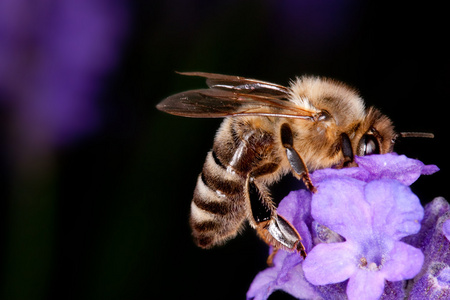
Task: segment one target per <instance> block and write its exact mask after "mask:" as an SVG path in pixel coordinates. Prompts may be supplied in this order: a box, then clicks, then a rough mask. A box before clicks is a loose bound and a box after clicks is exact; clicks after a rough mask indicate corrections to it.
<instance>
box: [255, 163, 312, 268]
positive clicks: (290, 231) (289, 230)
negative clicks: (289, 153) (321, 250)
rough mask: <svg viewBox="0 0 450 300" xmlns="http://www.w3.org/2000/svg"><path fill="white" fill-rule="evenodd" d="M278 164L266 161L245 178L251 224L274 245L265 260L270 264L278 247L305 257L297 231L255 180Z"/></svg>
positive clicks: (275, 168)
mask: <svg viewBox="0 0 450 300" xmlns="http://www.w3.org/2000/svg"><path fill="white" fill-rule="evenodd" d="M278 168H279V166H278V165H277V164H274V163H268V164H265V165H263V166H262V167H260V168H258V169H256V170H254V171H252V172H251V173H250V174H249V176H248V178H247V183H246V186H247V191H248V196H249V199H250V208H251V211H252V217H253V218H252V219H253V220H251V222H250V223H251V224H252V226H253V227H255V228H256V231H257V232H258V234H259V236H260V237H262V239H263V240H264V241H265V242H266V243H267V244H269V245H272V246H273V247H274V252H272V254H271V255H270V256H269V258H268V260H267V262H268V264H269V265H270V264H271V263H272V260H273V256H274V255H275V253H276V251H278V249H279V248H283V249H286V250H290V251H297V252H299V253H300V254H301V256H302V257H303V258H305V257H306V251H305V247H304V246H303V244H302V242H301V240H302V238H301V237H300V235H299V233H298V232H297V230H296V229H295V228H294V226H293V225H292V224H291V223H289V221H288V220H286V219H285V218H284V217H283V216H281V215H278V214H277V212H276V207H275V205H274V204H273V201H272V200H271V199H270V196H269V194H268V192H267V191H265V190H262V189H260V188H258V185H257V184H256V182H255V181H256V180H257V178H258V177H260V176H263V175H267V174H270V173H273V172H275V171H276V170H277V169H278Z"/></svg>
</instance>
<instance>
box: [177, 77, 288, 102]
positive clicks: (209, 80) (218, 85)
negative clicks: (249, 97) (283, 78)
mask: <svg viewBox="0 0 450 300" xmlns="http://www.w3.org/2000/svg"><path fill="white" fill-rule="evenodd" d="M179 74H181V75H187V76H199V77H205V78H206V84H207V85H208V86H209V87H210V88H213V89H223V90H229V91H233V92H238V93H242V94H254V95H266V96H271V97H275V98H279V99H287V96H288V94H289V89H288V88H287V87H284V86H282V85H278V84H275V83H270V82H266V81H261V80H257V79H250V78H244V77H240V76H231V75H222V74H214V73H206V72H183V73H179Z"/></svg>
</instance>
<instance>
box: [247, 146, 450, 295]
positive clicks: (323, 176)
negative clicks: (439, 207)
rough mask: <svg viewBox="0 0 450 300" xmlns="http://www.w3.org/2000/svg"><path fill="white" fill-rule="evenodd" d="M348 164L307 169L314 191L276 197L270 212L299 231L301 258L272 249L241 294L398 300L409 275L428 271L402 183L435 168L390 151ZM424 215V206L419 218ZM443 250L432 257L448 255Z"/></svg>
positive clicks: (410, 197)
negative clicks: (270, 264)
mask: <svg viewBox="0 0 450 300" xmlns="http://www.w3.org/2000/svg"><path fill="white" fill-rule="evenodd" d="M356 161H357V162H358V164H359V167H358V168H347V169H340V170H336V169H324V170H317V171H315V172H314V173H313V174H311V177H312V180H313V183H314V184H315V185H317V187H318V192H317V193H316V194H314V195H311V193H309V192H307V191H304V190H300V191H296V192H292V193H290V194H289V195H288V196H287V197H286V198H285V199H283V201H282V202H281V203H280V206H279V208H278V213H280V214H281V215H283V216H285V217H286V218H287V219H288V220H289V221H290V222H291V223H292V224H293V225H294V226H295V227H296V228H297V230H298V231H299V233H300V234H301V235H302V237H303V238H304V244H305V247H306V250H307V252H308V256H307V258H306V260H305V261H302V259H301V257H300V256H299V255H297V254H296V253H286V252H284V251H278V253H277V254H276V255H275V260H274V261H275V263H274V266H273V267H271V268H269V269H266V270H265V271H263V272H261V273H260V274H259V275H258V276H257V277H256V278H255V280H254V282H253V283H252V285H251V287H250V289H249V292H248V293H247V297H248V299H267V297H268V296H269V295H270V293H272V292H273V291H274V290H277V289H281V290H284V291H286V292H288V293H290V294H292V295H293V296H295V297H298V298H301V299H315V298H324V299H347V298H350V299H352V298H353V299H377V298H381V299H403V298H404V297H406V296H407V295H409V294H411V295H413V294H414V293H412V289H413V280H410V279H411V278H413V277H414V276H416V277H415V278H414V281H416V279H418V278H421V277H420V276H422V275H423V274H429V272H428V273H427V272H426V270H425V271H424V268H426V267H427V266H428V264H429V263H428V260H427V259H428V258H427V256H426V255H427V253H428V252H426V251H424V253H425V257H424V254H423V253H422V251H423V250H424V247H422V246H421V245H419V244H421V243H422V242H423V239H424V236H425V235H424V234H423V233H422V231H423V229H424V228H423V227H422V230H421V225H420V222H421V220H422V218H423V217H424V210H423V208H422V206H421V205H420V201H419V199H418V198H417V197H416V196H415V195H414V194H413V193H412V192H411V190H410V188H409V187H408V185H410V184H412V183H413V182H414V181H415V180H417V178H418V177H419V176H420V175H422V174H432V173H434V172H436V171H437V170H439V169H438V168H437V167H436V166H432V165H431V166H427V165H424V164H423V163H422V162H420V161H418V160H414V159H409V158H407V157H406V156H403V155H397V154H385V155H372V156H367V157H357V158H356ZM444 201H445V200H444ZM429 220H430V217H429V213H428V212H427V211H426V213H425V218H424V221H423V223H424V222H428V221H429ZM431 226H434V227H436V226H435V224H434V225H431ZM440 226H441V227H440V228H443V225H442V224H441V225H440ZM434 227H433V228H434ZM419 230H420V232H419ZM442 230H444V229H442ZM442 230H441V231H440V232H441V234H440V236H441V237H443V234H442ZM418 232H419V233H418ZM416 237H417V238H416ZM444 239H445V238H444ZM441 240H442V239H441ZM445 240H446V239H445ZM446 241H447V240H446ZM444 246H445V245H444ZM419 248H420V249H419ZM433 249H434V248H433ZM441 249H442V248H441ZM444 249H445V250H443V251H441V252H440V255H447V254H448V253H449V252H450V248H449V247H447V248H444ZM421 250H422V251H421ZM449 257H450V254H449ZM424 261H425V263H424ZM422 265H423V268H422V269H421V267H422ZM440 266H441V265H440ZM441 269H442V270H444V269H445V268H441ZM445 270H446V269H445ZM445 270H444V271H439V272H435V273H436V274H438V273H439V275H436V276H437V277H436V276H435V277H433V278H438V279H436V280H438V282H440V284H441V285H440V286H444V285H445V284H444V283H445V282H446V281H445V279H446V278H447V277H446V275H447V273H446V272H447V271H445ZM441 273H442V275H440V274H441ZM422 277H423V276H422ZM347 279H348V280H347ZM439 280H440V281H439ZM416 294H417V293H416Z"/></svg>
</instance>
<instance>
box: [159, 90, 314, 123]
mask: <svg viewBox="0 0 450 300" xmlns="http://www.w3.org/2000/svg"><path fill="white" fill-rule="evenodd" d="M156 107H157V108H158V109H159V110H162V111H164V112H167V113H170V114H173V115H177V116H184V117H192V118H223V117H228V116H236V115H240V116H272V117H287V118H300V119H315V118H316V117H317V112H314V111H309V110H305V109H302V108H300V107H298V106H297V105H295V104H294V103H292V102H289V101H287V100H281V99H278V98H276V97H272V96H267V95H261V94H257V95H256V94H255V95H254V94H249V93H237V92H234V91H232V89H231V90H230V89H218V88H212V89H200V90H191V91H187V92H182V93H179V94H175V95H172V96H170V97H168V98H166V99H164V100H163V101H162V102H161V103H159V104H158V105H157V106H156Z"/></svg>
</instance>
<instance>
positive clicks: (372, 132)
mask: <svg viewBox="0 0 450 300" xmlns="http://www.w3.org/2000/svg"><path fill="white" fill-rule="evenodd" d="M180 74H182V75H188V76H200V77H204V78H206V83H207V85H208V86H209V89H198V90H191V91H186V92H182V93H178V94H175V95H173V96H170V97H168V98H166V99H165V100H163V101H162V102H161V103H159V104H158V105H157V108H158V109H159V110H161V111H164V112H167V113H170V114H173V115H177V116H184V117H193V118H225V119H224V121H223V122H222V124H221V126H220V128H219V130H218V131H217V134H216V136H215V139H214V144H213V147H212V150H211V151H209V152H208V154H207V156H206V161H205V163H204V165H203V169H202V172H201V173H200V175H199V176H198V179H197V185H196V187H195V190H194V196H193V199H192V202H191V211H190V225H191V227H192V232H193V237H194V240H195V243H196V244H197V245H198V246H200V247H202V248H210V247H213V246H215V245H219V244H222V243H224V242H226V241H227V240H229V239H231V238H233V237H235V236H236V234H237V233H238V232H239V231H240V230H241V229H242V227H243V225H244V224H245V223H246V221H248V222H249V223H250V226H251V227H253V228H254V229H256V232H257V234H258V235H259V236H260V237H261V238H262V239H263V240H264V241H265V242H266V243H267V244H269V245H272V246H273V247H274V249H275V250H276V249H285V250H288V251H297V252H298V253H299V254H300V255H301V256H302V257H303V258H305V257H306V251H305V247H304V246H303V244H302V242H301V240H302V239H301V237H300V235H299V233H298V232H297V230H296V229H295V228H294V226H293V225H292V224H291V223H290V222H289V221H288V220H286V219H285V218H284V217H283V216H281V215H279V214H277V210H276V205H275V202H274V201H273V199H272V197H271V194H270V189H269V188H270V186H271V185H272V184H274V183H276V182H278V181H279V180H280V179H281V178H282V177H283V176H285V175H287V174H288V173H292V174H293V175H294V176H295V177H296V178H298V179H299V180H302V181H303V182H304V184H305V186H306V187H307V188H308V189H309V190H310V191H312V192H315V191H316V187H315V186H314V185H313V183H312V182H311V179H310V176H309V172H310V171H313V170H316V169H322V168H328V167H334V168H343V167H348V166H355V165H356V164H355V163H354V155H358V156H364V155H370V154H382V153H388V152H392V150H393V146H394V143H395V140H396V138H397V137H398V136H400V135H401V134H398V133H396V132H395V130H394V126H393V124H392V122H391V120H390V119H389V118H388V117H387V116H385V115H383V114H382V113H381V112H380V111H379V110H377V109H375V108H374V107H369V108H366V107H365V105H364V102H363V100H362V98H361V97H360V96H359V94H358V93H357V91H356V90H355V89H353V88H351V87H349V86H347V85H346V84H344V83H342V82H339V81H336V80H332V79H327V78H320V77H309V76H303V77H299V78H296V80H293V81H292V82H291V83H290V86H289V87H284V86H281V85H277V84H274V83H270V82H265V81H260V80H255V79H248V78H243V77H238V76H228V75H220V74H212V73H203V72H188V73H180ZM404 135H405V136H418V135H420V133H418V134H415V133H405V134H404ZM424 135H426V134H424Z"/></svg>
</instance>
